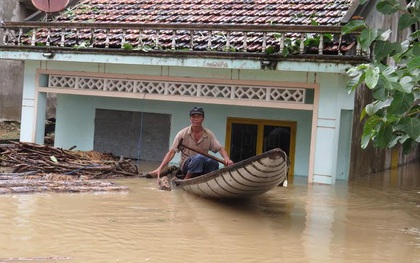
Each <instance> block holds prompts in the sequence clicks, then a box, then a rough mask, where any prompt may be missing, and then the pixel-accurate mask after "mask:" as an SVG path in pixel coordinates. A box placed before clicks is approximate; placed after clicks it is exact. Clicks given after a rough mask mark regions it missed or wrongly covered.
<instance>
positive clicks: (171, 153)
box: [149, 149, 176, 177]
mask: <svg viewBox="0 0 420 263" xmlns="http://www.w3.org/2000/svg"><path fill="white" fill-rule="evenodd" d="M175 154H176V152H174V150H172V149H169V151H168V152H167V153H166V155H165V157H164V158H163V160H162V162H161V164H160V165H159V167H158V168H156V169H155V170H153V171H151V172H150V173H149V174H156V175H157V177H160V173H161V171H162V169H163V168H165V167H166V165H168V163H169V162H170V161H171V160H172V159H173V158H174V156H175Z"/></svg>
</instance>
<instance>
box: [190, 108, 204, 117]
mask: <svg viewBox="0 0 420 263" xmlns="http://www.w3.org/2000/svg"><path fill="white" fill-rule="evenodd" d="M194 114H199V115H203V117H204V110H203V108H200V107H194V108H192V109H191V110H190V117H191V116H193V115H194Z"/></svg>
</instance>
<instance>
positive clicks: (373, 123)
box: [342, 0, 420, 153]
mask: <svg viewBox="0 0 420 263" xmlns="http://www.w3.org/2000/svg"><path fill="white" fill-rule="evenodd" d="M366 1H367V0H363V1H362V0H361V1H360V3H361V4H365V2H366ZM376 9H377V10H378V11H379V12H380V13H382V14H384V15H391V14H394V13H397V12H398V13H399V14H401V15H400V16H399V21H398V30H399V31H402V30H404V29H410V28H414V27H413V26H414V25H416V24H417V25H418V24H419V23H420V1H419V0H412V1H410V2H409V4H408V5H407V6H405V7H404V6H401V5H400V4H399V1H398V0H379V1H378V2H377V5H376ZM355 30H361V33H360V36H359V39H358V41H359V43H360V44H361V46H362V49H363V50H364V51H367V50H369V49H370V48H372V50H373V53H372V61H371V62H370V63H366V64H361V65H358V66H355V67H352V68H350V69H349V70H348V72H347V74H348V75H349V77H350V81H349V82H348V83H347V91H348V92H349V93H350V92H352V91H354V90H355V89H356V88H357V87H359V86H360V85H361V84H364V86H365V87H367V88H368V89H370V90H371V91H372V94H373V98H374V101H373V102H372V103H370V104H368V105H366V107H365V108H364V109H363V112H362V114H361V121H362V120H365V123H364V127H363V134H362V138H361V147H362V148H366V147H367V146H368V144H369V142H372V143H373V146H374V147H378V148H392V147H395V146H398V145H402V146H403V152H404V153H408V152H409V151H410V150H412V149H413V148H414V146H416V145H417V144H418V143H419V142H420V77H419V76H420V74H419V73H420V43H419V38H420V31H419V30H418V27H417V29H416V31H414V32H413V33H412V34H411V35H410V36H409V37H408V38H407V40H405V41H403V42H402V43H399V42H392V41H390V40H389V36H390V34H391V31H390V30H381V29H375V28H369V27H368V26H367V24H366V23H365V21H363V20H354V21H351V22H349V23H348V24H347V25H346V26H345V27H344V28H343V30H342V32H343V34H347V33H350V32H354V31H355Z"/></svg>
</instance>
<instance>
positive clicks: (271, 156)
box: [174, 148, 289, 199]
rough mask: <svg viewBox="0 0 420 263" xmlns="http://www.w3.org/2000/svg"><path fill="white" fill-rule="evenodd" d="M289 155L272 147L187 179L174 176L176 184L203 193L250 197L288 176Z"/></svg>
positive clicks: (190, 190)
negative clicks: (258, 153)
mask: <svg viewBox="0 0 420 263" xmlns="http://www.w3.org/2000/svg"><path fill="white" fill-rule="evenodd" d="M288 168H289V159H288V157H287V155H286V153H285V152H284V151H282V150H281V149H279V148H276V149H272V150H270V151H267V152H265V153H263V154H261V155H257V156H254V157H251V158H248V159H246V160H243V161H240V162H238V163H235V164H233V165H230V166H226V167H224V168H221V169H219V170H216V171H214V172H211V173H208V174H204V175H201V176H198V177H194V178H191V179H187V180H180V179H176V180H174V183H175V185H176V186H177V187H179V188H182V189H184V190H185V191H187V192H189V193H193V194H196V195H199V196H202V197H207V198H216V199H231V198H237V199H239V198H249V197H253V196H256V195H260V194H263V193H265V192H267V191H269V190H271V189H272V188H274V187H276V186H278V185H279V184H281V183H282V182H284V180H286V178H287V171H288Z"/></svg>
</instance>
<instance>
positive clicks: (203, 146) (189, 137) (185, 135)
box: [150, 107, 233, 179]
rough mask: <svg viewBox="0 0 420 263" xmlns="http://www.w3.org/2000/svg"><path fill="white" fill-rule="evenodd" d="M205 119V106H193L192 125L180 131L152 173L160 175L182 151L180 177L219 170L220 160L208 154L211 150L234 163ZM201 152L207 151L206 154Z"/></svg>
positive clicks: (190, 176)
mask: <svg viewBox="0 0 420 263" xmlns="http://www.w3.org/2000/svg"><path fill="white" fill-rule="evenodd" d="M203 121H204V110H203V108H200V107H194V108H192V109H191V111H190V122H191V125H190V126H188V127H185V128H184V129H182V130H181V131H179V132H178V134H177V135H176V136H175V139H174V142H173V144H172V146H171V148H170V149H169V151H168V153H166V155H165V157H164V158H163V160H162V163H161V164H160V165H159V167H158V168H156V169H155V170H154V171H152V172H150V174H154V175H157V176H158V177H159V176H160V173H161V171H162V169H164V168H165V167H166V166H167V165H168V164H169V162H170V161H171V160H172V159H173V158H174V156H175V154H176V153H177V152H181V161H180V164H179V167H180V169H181V171H182V175H180V179H182V178H183V179H189V178H193V177H196V176H199V175H203V174H206V173H210V172H212V171H215V170H217V169H218V168H219V164H218V161H216V160H215V158H210V157H209V156H208V154H207V153H208V152H209V151H212V152H214V153H217V152H219V153H220V154H221V155H222V157H223V160H222V161H223V164H224V165H231V164H233V162H232V160H230V158H229V156H228V154H227V152H226V150H225V148H223V146H222V145H221V144H220V143H219V141H218V140H217V138H216V136H215V135H214V133H213V132H212V131H211V130H209V129H207V128H205V127H204V126H203ZM199 152H202V153H205V155H203V154H200V153H199ZM206 155H207V156H206Z"/></svg>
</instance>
